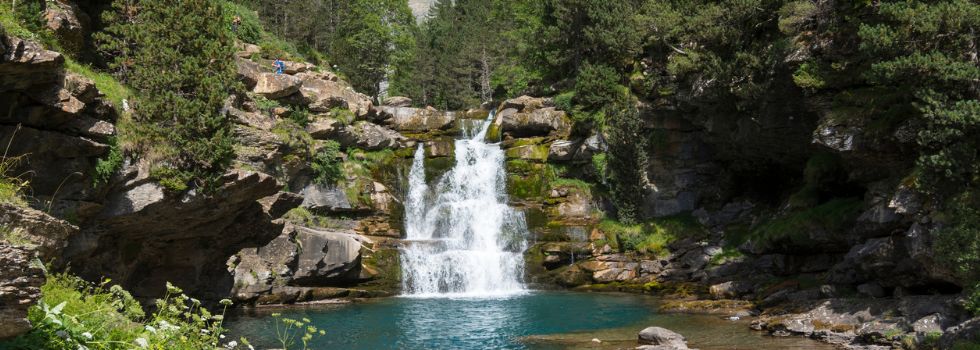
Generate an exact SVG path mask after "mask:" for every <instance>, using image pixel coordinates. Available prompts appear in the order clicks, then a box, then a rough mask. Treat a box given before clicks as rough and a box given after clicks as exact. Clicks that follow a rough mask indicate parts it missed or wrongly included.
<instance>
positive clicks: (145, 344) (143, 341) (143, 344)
mask: <svg viewBox="0 0 980 350" xmlns="http://www.w3.org/2000/svg"><path fill="white" fill-rule="evenodd" d="M134 342H136V345H139V346H140V347H141V348H146V347H148V346H150V343H148V342H147V341H146V338H136V340H134Z"/></svg>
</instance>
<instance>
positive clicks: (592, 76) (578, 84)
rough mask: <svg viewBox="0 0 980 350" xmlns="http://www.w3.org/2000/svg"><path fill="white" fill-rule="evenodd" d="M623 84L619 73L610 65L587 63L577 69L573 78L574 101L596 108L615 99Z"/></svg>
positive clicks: (585, 106) (586, 106)
mask: <svg viewBox="0 0 980 350" xmlns="http://www.w3.org/2000/svg"><path fill="white" fill-rule="evenodd" d="M623 89H624V88H623V86H621V85H619V74H618V73H617V72H616V70H615V69H613V68H612V67H609V66H606V65H603V64H590V63H587V64H585V65H583V66H582V68H581V69H580V70H579V73H578V78H577V79H576V80H575V99H574V100H575V103H576V104H578V105H580V106H582V107H584V108H586V109H588V110H593V111H594V110H598V109H601V108H602V107H604V106H606V104H607V103H609V102H610V101H616V100H617V99H618V97H619V96H620V94H621V92H622V90H623Z"/></svg>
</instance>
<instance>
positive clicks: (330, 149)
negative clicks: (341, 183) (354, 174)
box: [310, 140, 343, 185]
mask: <svg viewBox="0 0 980 350" xmlns="http://www.w3.org/2000/svg"><path fill="white" fill-rule="evenodd" d="M340 156H341V152H340V144H339V143H337V141H333V140H328V141H326V142H324V143H323V145H322V146H321V147H320V149H318V150H317V151H316V154H314V155H313V160H312V161H311V162H310V168H312V169H313V172H314V174H315V177H314V179H313V181H314V182H316V183H319V184H324V185H326V184H330V183H333V182H336V181H337V180H339V179H340V178H341V175H343V169H341V162H342V161H341V160H340Z"/></svg>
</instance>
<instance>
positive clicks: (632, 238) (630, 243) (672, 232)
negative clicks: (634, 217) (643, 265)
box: [598, 216, 706, 256]
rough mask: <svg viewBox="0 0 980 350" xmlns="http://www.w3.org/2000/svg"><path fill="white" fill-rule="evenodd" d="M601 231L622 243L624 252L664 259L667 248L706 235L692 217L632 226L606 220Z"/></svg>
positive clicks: (666, 219)
mask: <svg viewBox="0 0 980 350" xmlns="http://www.w3.org/2000/svg"><path fill="white" fill-rule="evenodd" d="M598 228H599V230H600V231H602V232H603V233H605V234H606V235H607V237H609V238H611V239H615V240H617V241H618V242H619V248H620V250H621V251H635V252H639V253H643V254H652V255H656V256H664V255H666V254H668V253H669V251H668V249H667V245H669V244H670V243H671V242H673V241H675V240H677V239H680V238H685V237H701V236H703V235H705V234H706V231H705V230H704V228H703V227H701V225H700V224H698V223H697V222H696V221H695V220H694V218H692V217H690V216H672V217H665V218H660V219H656V220H651V221H648V222H645V223H638V224H633V225H628V224H624V223H621V222H619V221H615V220H608V219H607V220H603V221H602V222H601V223H599V226H598Z"/></svg>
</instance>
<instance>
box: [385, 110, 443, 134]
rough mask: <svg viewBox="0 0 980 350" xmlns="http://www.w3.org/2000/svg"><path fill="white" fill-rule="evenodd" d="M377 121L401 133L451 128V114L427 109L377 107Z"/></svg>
mask: <svg viewBox="0 0 980 350" xmlns="http://www.w3.org/2000/svg"><path fill="white" fill-rule="evenodd" d="M377 109H378V119H379V120H381V122H382V123H384V124H385V125H388V126H390V127H391V128H392V129H395V130H397V131H401V132H429V131H437V130H446V129H450V128H452V127H453V125H454V122H455V120H456V118H455V114H454V113H453V112H441V111H436V110H431V109H427V108H411V107H392V106H381V107H378V108H377Z"/></svg>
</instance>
